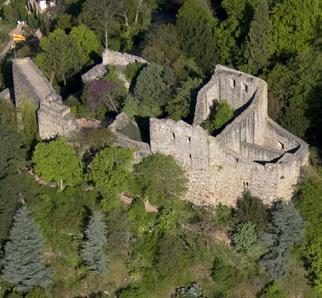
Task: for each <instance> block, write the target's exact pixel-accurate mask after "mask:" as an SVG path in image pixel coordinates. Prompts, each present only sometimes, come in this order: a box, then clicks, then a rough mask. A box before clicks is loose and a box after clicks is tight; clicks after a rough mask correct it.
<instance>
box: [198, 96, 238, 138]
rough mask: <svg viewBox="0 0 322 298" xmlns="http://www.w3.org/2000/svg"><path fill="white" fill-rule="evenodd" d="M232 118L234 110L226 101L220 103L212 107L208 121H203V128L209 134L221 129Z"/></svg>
mask: <svg viewBox="0 0 322 298" xmlns="http://www.w3.org/2000/svg"><path fill="white" fill-rule="evenodd" d="M233 116H234V110H233V109H232V108H231V107H230V105H229V104H228V103H227V102H226V101H221V102H219V103H217V104H215V105H214V107H213V108H212V111H211V112H210V115H209V117H208V119H207V120H206V121H205V124H204V125H205V128H206V129H207V130H208V131H209V133H211V134H212V133H216V131H218V130H220V129H221V128H223V127H224V126H225V125H226V124H227V123H228V122H229V121H230V120H231V119H232V118H233Z"/></svg>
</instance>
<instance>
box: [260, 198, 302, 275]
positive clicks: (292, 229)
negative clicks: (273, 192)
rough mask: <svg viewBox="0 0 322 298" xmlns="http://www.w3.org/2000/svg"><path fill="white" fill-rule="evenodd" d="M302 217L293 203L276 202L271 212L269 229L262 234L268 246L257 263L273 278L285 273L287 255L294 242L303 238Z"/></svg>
mask: <svg viewBox="0 0 322 298" xmlns="http://www.w3.org/2000/svg"><path fill="white" fill-rule="evenodd" d="M303 226H304V223H303V219H302V217H301V215H300V214H299V212H298V211H297V210H296V209H295V207H294V205H293V204H292V203H291V202H289V203H287V204H286V203H278V204H277V205H276V206H275V209H274V210H273V212H272V220H271V231H270V233H269V234H263V236H262V240H263V242H264V244H265V245H266V246H267V247H268V248H269V250H268V252H266V253H265V254H264V255H263V256H262V258H261V259H260V261H259V264H260V265H261V266H262V267H264V268H265V269H266V271H267V272H268V273H269V274H270V275H271V276H272V278H274V279H278V278H280V277H282V276H283V275H285V274H286V272H287V270H286V265H287V257H288V254H289V252H290V249H291V248H292V247H293V245H294V244H297V243H299V242H300V241H301V240H302V238H303Z"/></svg>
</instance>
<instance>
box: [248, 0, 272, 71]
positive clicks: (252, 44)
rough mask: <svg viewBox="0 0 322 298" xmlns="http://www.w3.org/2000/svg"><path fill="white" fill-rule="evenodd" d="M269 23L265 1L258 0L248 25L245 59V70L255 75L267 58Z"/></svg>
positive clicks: (264, 64)
mask: <svg viewBox="0 0 322 298" xmlns="http://www.w3.org/2000/svg"><path fill="white" fill-rule="evenodd" d="M270 28H271V22H270V19H269V8H268V4H267V0H260V1H259V3H258V5H257V7H256V10H255V14H254V18H253V21H252V22H251V24H250V29H249V32H248V36H247V40H246V44H245V53H244V55H245V59H246V61H247V70H248V71H249V72H250V73H253V74H256V73H258V71H259V70H260V69H262V68H263V67H265V66H266V65H267V61H268V58H269V49H268V39H269V34H270Z"/></svg>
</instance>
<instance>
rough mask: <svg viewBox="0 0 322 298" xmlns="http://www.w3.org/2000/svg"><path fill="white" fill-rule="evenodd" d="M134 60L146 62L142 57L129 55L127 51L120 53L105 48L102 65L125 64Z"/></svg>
mask: <svg viewBox="0 0 322 298" xmlns="http://www.w3.org/2000/svg"><path fill="white" fill-rule="evenodd" d="M134 62H140V63H148V62H147V61H146V60H144V59H143V58H141V57H138V56H134V55H130V54H128V53H121V52H116V51H111V50H107V49H106V50H104V52H103V65H115V66H127V65H128V64H131V63H134Z"/></svg>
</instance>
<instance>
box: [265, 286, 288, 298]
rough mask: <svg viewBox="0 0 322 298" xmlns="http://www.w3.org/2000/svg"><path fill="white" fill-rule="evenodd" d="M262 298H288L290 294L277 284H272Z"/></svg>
mask: <svg viewBox="0 0 322 298" xmlns="http://www.w3.org/2000/svg"><path fill="white" fill-rule="evenodd" d="M260 297H261V298H288V297H289V294H288V293H287V291H286V290H284V289H282V288H280V287H279V286H278V285H277V284H276V283H275V282H274V283H272V284H270V285H269V286H268V287H267V288H266V289H265V290H264V293H263V294H262V295H261V296H260Z"/></svg>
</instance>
